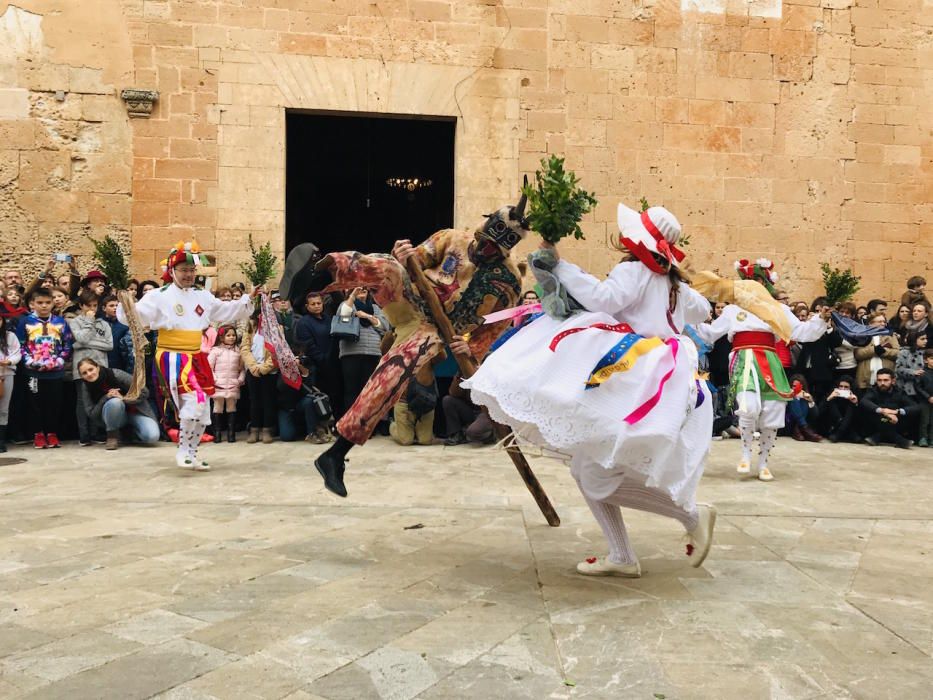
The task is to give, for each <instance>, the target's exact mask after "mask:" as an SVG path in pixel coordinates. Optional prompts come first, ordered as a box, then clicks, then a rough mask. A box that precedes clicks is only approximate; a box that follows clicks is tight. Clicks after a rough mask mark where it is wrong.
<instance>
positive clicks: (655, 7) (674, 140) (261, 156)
mask: <svg viewBox="0 0 933 700" xmlns="http://www.w3.org/2000/svg"><path fill="white" fill-rule="evenodd" d="M931 30H933V13H931V11H930V8H929V6H928V5H924V2H923V0H793V2H790V1H788V0H784V1H783V2H781V0H682V1H681V3H679V4H678V3H672V2H669V0H657V1H656V2H653V0H629V1H627V0H110V1H109V2H108V1H106V0H82V2H80V3H75V2H72V1H70V0H15V1H14V2H4V1H3V0H0V78H2V80H0V227H2V232H3V249H2V254H3V262H6V263H9V262H13V263H16V264H19V265H21V266H22V267H24V268H25V269H26V270H29V271H34V270H35V269H37V268H38V267H39V265H41V263H42V262H43V259H42V256H43V255H44V253H45V252H47V251H49V250H55V249H59V248H64V247H69V248H73V249H76V250H77V251H78V252H86V249H87V246H86V242H83V234H85V233H90V234H92V235H100V234H103V233H106V232H112V233H114V234H117V235H119V236H122V237H124V239H125V240H126V241H127V243H129V244H130V245H131V248H132V260H133V267H134V272H136V273H137V274H138V275H139V276H142V277H148V276H151V275H152V274H154V271H155V269H156V267H157V264H158V261H159V259H161V258H162V257H163V256H164V254H165V251H166V250H167V249H168V247H169V246H170V245H171V244H172V243H173V242H175V241H176V240H178V239H180V238H185V237H191V236H196V237H197V238H198V240H199V241H200V242H201V244H202V246H203V247H204V248H205V249H206V250H208V251H209V252H211V253H214V254H216V256H217V259H218V263H219V266H220V269H221V279H222V280H223V281H230V280H232V279H234V278H236V277H238V274H237V272H236V266H235V263H237V262H239V261H241V260H243V259H244V256H245V249H246V241H247V238H248V237H249V236H250V235H251V236H252V237H253V239H254V240H255V241H256V242H263V241H271V242H272V244H273V247H274V249H275V250H276V251H277V252H278V253H279V254H281V253H283V252H284V251H283V247H284V240H285V235H284V225H285V223H284V221H285V218H284V206H285V183H284V178H285V175H284V163H285V133H284V122H285V110H286V109H305V110H336V111H361V112H367V113H391V114H431V115H449V116H455V117H457V153H456V207H455V211H456V214H455V217H456V225H457V226H463V227H467V226H473V225H475V224H476V223H477V221H478V219H479V216H480V214H481V213H482V212H484V211H487V210H489V209H491V208H493V207H495V206H496V205H499V204H501V203H502V202H505V201H509V200H512V199H514V196H515V194H516V192H517V189H518V187H519V183H520V181H521V176H522V174H523V173H528V172H531V171H533V170H534V168H535V167H536V165H537V164H538V162H539V160H540V159H541V158H542V157H543V156H545V155H547V154H550V153H558V154H565V155H566V157H567V160H568V164H569V166H570V167H572V168H573V169H575V170H576V171H577V173H578V175H580V176H581V178H582V181H583V183H584V185H585V186H586V187H587V188H589V189H591V190H594V191H595V192H596V194H597V196H598V197H599V199H600V205H599V206H598V208H597V209H596V211H595V212H594V213H593V214H592V215H591V216H590V217H588V219H587V221H586V223H585V227H584V228H585V231H586V233H587V238H586V240H585V241H580V242H572V243H568V244H566V246H565V248H566V250H567V255H568V256H569V257H570V258H572V259H573V260H575V261H577V262H579V263H580V264H582V265H583V266H584V267H587V268H588V269H590V270H592V271H593V272H595V273H597V274H599V273H604V272H606V271H608V269H610V267H611V266H612V264H613V263H614V261H615V260H616V259H617V258H618V255H617V254H616V253H614V252H611V251H610V252H607V247H606V241H607V237H608V236H614V235H615V232H616V226H615V223H614V222H615V206H616V202H618V201H620V200H621V201H625V202H628V203H631V204H633V205H636V204H637V202H638V200H639V198H640V197H642V196H644V197H646V198H647V199H648V200H649V201H650V202H651V203H654V204H664V205H665V206H667V207H668V208H670V209H671V210H673V211H674V212H675V213H676V214H677V215H678V217H679V218H680V219H681V221H682V222H683V224H684V226H685V229H686V230H687V232H688V233H689V234H690V236H691V243H690V246H689V251H690V253H691V254H692V257H693V258H694V259H695V262H694V265H695V266H696V267H708V266H711V267H714V268H718V269H720V270H722V271H723V272H726V273H730V274H731V262H732V260H734V259H735V258H737V257H740V256H746V257H758V256H768V257H772V258H774V259H775V260H776V261H777V264H778V266H779V269H780V271H781V273H782V275H783V277H784V279H785V282H784V283H783V286H785V287H786V288H787V289H788V290H789V291H791V293H792V295H793V296H794V297H801V298H803V297H810V296H812V295H814V294H815V293H817V292H818V291H819V286H820V285H819V270H818V263H819V261H822V260H826V261H829V262H830V263H832V264H834V265H839V266H843V267H845V266H852V267H853V268H854V269H855V271H856V272H857V273H858V274H860V275H861V276H862V278H863V288H864V290H865V291H864V292H863V294H864V295H865V296H866V297H867V296H868V295H872V296H873V295H875V294H878V295H880V296H883V297H886V298H888V299H894V298H895V297H898V296H900V293H901V292H902V290H903V284H904V281H905V279H906V278H907V277H908V276H909V275H911V274H917V273H920V274H924V273H926V274H927V276H933V275H931V267H933V266H931V264H930V260H931V257H933V232H931V223H930V222H931V216H930V214H931V212H930V201H931V182H933V181H931V173H930V169H931V168H930V163H931V143H933V141H931V138H930V123H931V121H930V116H931V105H933V99H931V97H933V94H931V88H930V85H931V83H930V78H931V69H933V61H931V42H933V39H931V36H933V35H931ZM125 87H137V88H143V89H153V90H158V91H159V93H160V99H159V101H158V102H157V103H156V107H155V109H154V111H153V114H152V116H151V118H149V119H132V120H131V119H129V117H128V116H127V114H126V109H125V106H124V105H123V103H122V101H121V100H120V98H119V92H120V90H121V89H122V88H125ZM56 93H58V94H56ZM312 237H313V234H312ZM530 245H531V244H530V243H528V244H525V247H526V248H527V247H529V246H530ZM931 281H933V280H931ZM860 296H861V295H860Z"/></svg>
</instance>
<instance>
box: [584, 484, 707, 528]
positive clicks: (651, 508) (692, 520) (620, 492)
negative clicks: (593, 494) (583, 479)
mask: <svg viewBox="0 0 933 700" xmlns="http://www.w3.org/2000/svg"><path fill="white" fill-rule="evenodd" d="M605 502H606V503H611V504H613V505H617V506H623V507H625V508H634V509H636V510H643V511H646V512H648V513H654V514H655V515H664V516H666V517H668V518H674V520H676V521H677V522H679V523H680V524H681V525H683V526H684V529H685V530H686V531H687V532H692V531H693V530H695V529H696V526H697V522H698V513H697V509H696V507H694V508H693V509H692V510H686V509H685V508H682V507H681V506H679V505H677V504H676V503H674V501H673V500H672V499H671V497H670V496H669V495H668V494H667V493H665V492H664V491H660V490H659V489H653V488H650V487H648V486H644V485H641V484H637V483H625V482H622V484H621V485H620V486H619V488H617V489H616V490H615V493H613V494H612V495H611V496H610V497H609V498H607V499H606V501H605ZM590 508H592V506H590Z"/></svg>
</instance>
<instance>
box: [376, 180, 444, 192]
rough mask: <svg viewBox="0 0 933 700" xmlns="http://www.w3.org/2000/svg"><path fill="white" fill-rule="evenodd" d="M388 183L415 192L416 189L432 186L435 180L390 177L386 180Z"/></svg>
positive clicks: (390, 185)
mask: <svg viewBox="0 0 933 700" xmlns="http://www.w3.org/2000/svg"><path fill="white" fill-rule="evenodd" d="M386 184H387V185H388V186H389V187H395V188H397V189H400V190H406V191H408V192H415V191H416V190H420V189H423V188H425V187H430V186H431V185H433V184H434V182H433V181H432V180H426V179H424V178H420V177H390V178H389V179H387V180H386Z"/></svg>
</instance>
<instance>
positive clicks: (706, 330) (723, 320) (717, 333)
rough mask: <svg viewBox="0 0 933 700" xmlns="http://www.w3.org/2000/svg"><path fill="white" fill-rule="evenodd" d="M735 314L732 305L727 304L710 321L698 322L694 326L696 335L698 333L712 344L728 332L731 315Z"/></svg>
mask: <svg viewBox="0 0 933 700" xmlns="http://www.w3.org/2000/svg"><path fill="white" fill-rule="evenodd" d="M734 314H735V307H734V306H731V305H730V306H727V307H725V308H724V309H723V310H722V313H721V314H719V318H717V319H716V320H715V321H713V322H712V323H698V324H696V326H694V328H695V330H696V332H697V335H699V336H700V337H701V338H702V339H703V340H704V341H706V342H707V343H709V344H710V345H712V344H713V343H715V342H716V341H717V340H719V339H720V338H722V337H723V336H724V335H725V334H726V333H728V332H729V329H730V328H731V327H732V316H733V315H734Z"/></svg>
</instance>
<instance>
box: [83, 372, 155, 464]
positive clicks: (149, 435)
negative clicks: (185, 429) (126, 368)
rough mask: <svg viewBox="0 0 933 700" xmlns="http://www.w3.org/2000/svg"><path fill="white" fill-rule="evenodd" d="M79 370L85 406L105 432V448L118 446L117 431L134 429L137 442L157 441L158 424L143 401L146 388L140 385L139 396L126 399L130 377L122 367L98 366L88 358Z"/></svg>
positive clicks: (147, 403)
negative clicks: (130, 399)
mask: <svg viewBox="0 0 933 700" xmlns="http://www.w3.org/2000/svg"><path fill="white" fill-rule="evenodd" d="M78 372H79V373H80V375H81V379H82V380H83V381H84V384H85V391H83V392H82V394H83V396H84V397H85V398H84V400H85V406H86V410H87V412H88V414H89V415H90V416H91V420H92V421H94V422H95V423H97V424H102V425H103V427H104V429H105V430H106V431H107V449H108V450H115V449H117V446H118V445H119V440H120V430H122V429H123V428H125V427H130V428H132V429H133V432H134V437H135V439H136V440H137V441H139V442H142V443H145V444H150V445H151V444H152V443H155V442H157V441H158V440H159V425H158V423H156V419H155V414H154V413H153V412H152V407H151V406H150V405H149V402H148V401H147V400H146V399H147V397H148V391H147V390H146V388H145V387H143V388H142V390H141V392H140V394H139V397H138V398H137V399H136V400H134V401H128V400H127V399H126V394H127V393H128V392H129V388H130V384H132V383H133V378H132V377H131V376H130V375H129V374H127V373H126V372H123V371H121V370H118V369H117V370H112V369H109V368H107V367H101V366H100V365H99V364H97V362H96V361H94V360H92V359H91V358H89V357H86V358H84V359H83V360H81V362H80V363H79V364H78Z"/></svg>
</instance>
